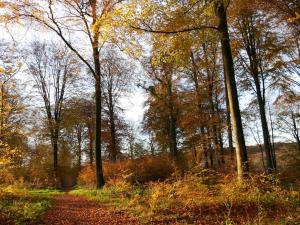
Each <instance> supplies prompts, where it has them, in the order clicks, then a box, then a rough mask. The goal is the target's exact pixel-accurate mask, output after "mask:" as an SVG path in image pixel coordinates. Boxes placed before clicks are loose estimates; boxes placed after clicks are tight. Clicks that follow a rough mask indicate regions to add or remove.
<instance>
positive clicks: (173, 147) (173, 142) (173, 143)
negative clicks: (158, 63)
mask: <svg viewBox="0 0 300 225" xmlns="http://www.w3.org/2000/svg"><path fill="white" fill-rule="evenodd" d="M167 75H168V76H169V74H167ZM167 79H168V80H167V94H168V106H169V126H170V128H169V147H170V152H171V154H172V155H173V156H174V157H175V158H176V157H177V156H178V149H177V131H176V130H177V125H176V117H175V115H174V102H173V93H172V80H171V78H170V77H168V78H167Z"/></svg>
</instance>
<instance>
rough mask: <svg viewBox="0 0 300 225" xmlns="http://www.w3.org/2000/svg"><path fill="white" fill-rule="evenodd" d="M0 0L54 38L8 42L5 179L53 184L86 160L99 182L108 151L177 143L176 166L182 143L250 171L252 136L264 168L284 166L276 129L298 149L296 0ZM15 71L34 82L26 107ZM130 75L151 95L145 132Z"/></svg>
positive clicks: (15, 16)
mask: <svg viewBox="0 0 300 225" xmlns="http://www.w3.org/2000/svg"><path fill="white" fill-rule="evenodd" d="M0 6H1V7H2V8H3V9H5V10H4V11H3V12H4V13H3V15H2V17H1V20H2V21H1V22H3V23H5V24H6V26H10V25H11V24H12V23H13V24H22V25H26V26H29V28H42V29H46V31H47V32H49V34H51V35H54V36H55V37H56V38H57V39H58V41H56V42H49V41H45V40H40V41H34V42H31V43H27V44H26V46H22V47H17V49H16V48H15V47H14V46H13V45H10V44H9V43H6V44H4V45H2V46H1V48H2V49H3V51H2V52H3V53H5V54H3V55H1V71H0V72H1V87H2V88H1V93H2V95H1V101H2V102H1V126H0V127H1V146H2V147H1V153H0V154H1V155H0V159H1V160H2V161H3V163H1V167H3V168H5V169H6V171H7V169H8V170H10V171H12V172H10V173H9V172H8V171H7V172H5V173H4V174H3V176H1V178H2V177H3V181H2V182H6V181H4V178H5V179H8V178H7V177H8V176H7V174H12V177H13V175H15V176H17V177H18V176H20V175H18V173H21V174H22V173H23V175H22V176H24V177H25V178H26V179H27V180H30V179H33V177H39V176H37V174H38V173H39V174H41V176H43V178H41V179H43V180H47V179H49V178H51V179H49V183H51V185H58V183H59V182H58V180H59V179H60V177H61V174H62V173H66V174H68V173H69V174H72V173H73V174H74V176H73V177H76V175H77V174H78V172H79V171H80V168H81V166H82V164H83V163H85V162H89V163H90V164H95V166H96V183H97V187H98V188H100V187H102V186H103V185H104V183H105V181H104V176H103V166H102V161H103V160H109V161H111V162H116V161H119V160H122V159H125V158H137V157H140V156H143V155H146V154H151V155H160V154H170V155H171V156H172V158H173V160H174V163H175V165H177V166H178V167H179V168H180V167H182V165H183V163H182V161H183V158H184V156H185V154H184V153H186V152H188V153H189V152H191V154H192V163H191V164H190V165H198V164H200V163H202V165H203V167H205V168H208V167H212V168H215V167H222V165H223V164H225V163H226V161H225V158H226V157H225V155H226V154H227V152H228V153H229V154H230V155H231V158H232V159H234V158H235V160H236V166H237V172H238V177H239V179H243V178H244V177H247V176H248V173H249V160H248V156H247V149H246V141H245V139H247V138H251V139H253V140H254V141H256V142H257V144H258V145H259V146H260V147H261V149H262V151H263V165H264V167H265V170H266V171H267V172H269V173H272V172H275V171H276V168H277V162H276V149H275V147H274V141H275V140H276V137H277V136H279V135H281V134H283V137H284V138H285V137H287V136H290V137H292V138H293V142H296V143H297V144H298V149H300V138H299V128H298V126H299V124H298V123H299V75H300V73H299V71H300V70H299V58H300V57H299V56H300V47H299V25H300V24H299V20H300V19H299V13H298V12H299V4H298V3H297V1H293V0H291V1H288V3H287V1H284V0H274V1H264V0H256V1H251V2H250V1H240V0H235V1H232V2H227V1H223V0H213V1H148V0H143V1H134V0H131V1H96V0H92V1H76V0H74V1H24V2H23V1H19V2H17V3H3V4H1V5H0ZM45 6H46V7H45ZM3 43H4V42H3ZM139 67H142V68H143V69H142V70H139ZM140 71H143V72H140ZM17 73H23V74H26V75H27V76H28V77H30V79H31V80H32V82H33V83H34V86H33V90H35V91H36V95H35V97H34V99H36V100H35V101H37V103H36V104H33V106H34V107H25V105H26V101H27V105H28V102H29V101H28V100H23V99H22V97H21V95H20V91H18V88H17V86H18V85H17V84H16V81H17V80H16V79H14V76H15V74H17ZM138 73H142V74H138ZM137 77H139V79H136V78H137ZM134 86H138V87H139V88H142V89H143V90H144V91H145V92H146V93H147V96H148V99H147V101H146V111H145V115H144V120H143V123H142V130H143V132H142V133H141V134H137V133H138V132H137V130H136V128H134V127H133V126H132V125H130V124H129V123H128V122H127V121H125V120H124V116H123V109H122V108H121V101H120V100H121V97H122V96H123V95H124V94H126V93H128V92H129V90H132V89H134ZM37 99H39V100H37ZM241 100H243V104H239V101H241ZM31 103H32V102H31ZM240 106H246V108H245V109H243V111H242V112H241V108H240ZM33 118H34V119H33ZM242 122H244V124H242ZM7 127H8V128H9V129H8V128H7ZM243 127H244V129H243ZM245 128H246V129H245ZM21 131H22V132H21ZM246 132H250V133H249V134H248V135H247V133H246ZM287 134H288V135H287ZM140 139H143V141H141V140H140ZM49 159H51V160H50V161H49ZM2 161H1V162H2ZM227 163H231V162H227ZM24 168H26V169H27V170H24ZM181 169H182V168H181ZM2 171H4V170H2ZM16 171H18V172H16ZM24 171H26V172H24ZM30 171H31V172H30ZM38 171H39V172H38ZM41 171H43V172H41ZM30 182H34V181H33V180H30Z"/></svg>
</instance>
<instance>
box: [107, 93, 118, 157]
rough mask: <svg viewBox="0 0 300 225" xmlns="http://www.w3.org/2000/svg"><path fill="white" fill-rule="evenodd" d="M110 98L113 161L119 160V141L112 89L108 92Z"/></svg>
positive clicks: (111, 155)
mask: <svg viewBox="0 0 300 225" xmlns="http://www.w3.org/2000/svg"><path fill="white" fill-rule="evenodd" d="M108 95H109V96H108V98H109V102H108V104H109V106H108V111H109V125H110V142H111V146H110V148H111V149H110V150H111V151H110V159H111V161H112V162H116V161H117V154H118V150H117V141H116V125H115V114H114V108H113V97H112V93H111V90H109V92H108Z"/></svg>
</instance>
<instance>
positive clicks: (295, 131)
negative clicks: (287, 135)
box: [291, 112, 300, 151]
mask: <svg viewBox="0 0 300 225" xmlns="http://www.w3.org/2000/svg"><path fill="white" fill-rule="evenodd" d="M291 117H292V121H293V129H294V132H293V133H294V137H295V139H296V143H297V148H298V150H299V151H300V137H299V131H298V127H297V123H296V118H295V115H294V113H293V112H292V115H291Z"/></svg>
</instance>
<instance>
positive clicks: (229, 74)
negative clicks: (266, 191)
mask: <svg viewBox="0 0 300 225" xmlns="http://www.w3.org/2000/svg"><path fill="white" fill-rule="evenodd" d="M215 9H216V15H217V18H218V29H219V32H220V38H221V46H222V55H223V63H224V68H225V80H226V84H227V91H228V100H229V108H230V113H231V120H232V126H233V131H234V138H235V144H236V159H237V172H238V178H239V179H240V180H242V179H243V178H244V177H246V176H248V172H249V166H248V156H247V149H246V144H245V138H244V132H243V125H242V119H241V112H240V107H239V100H238V94H237V86H236V81H235V74H234V64H233V59H232V53H231V47H230V39H229V34H228V25H227V15H226V10H225V8H224V2H223V0H218V1H216V4H215Z"/></svg>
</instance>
